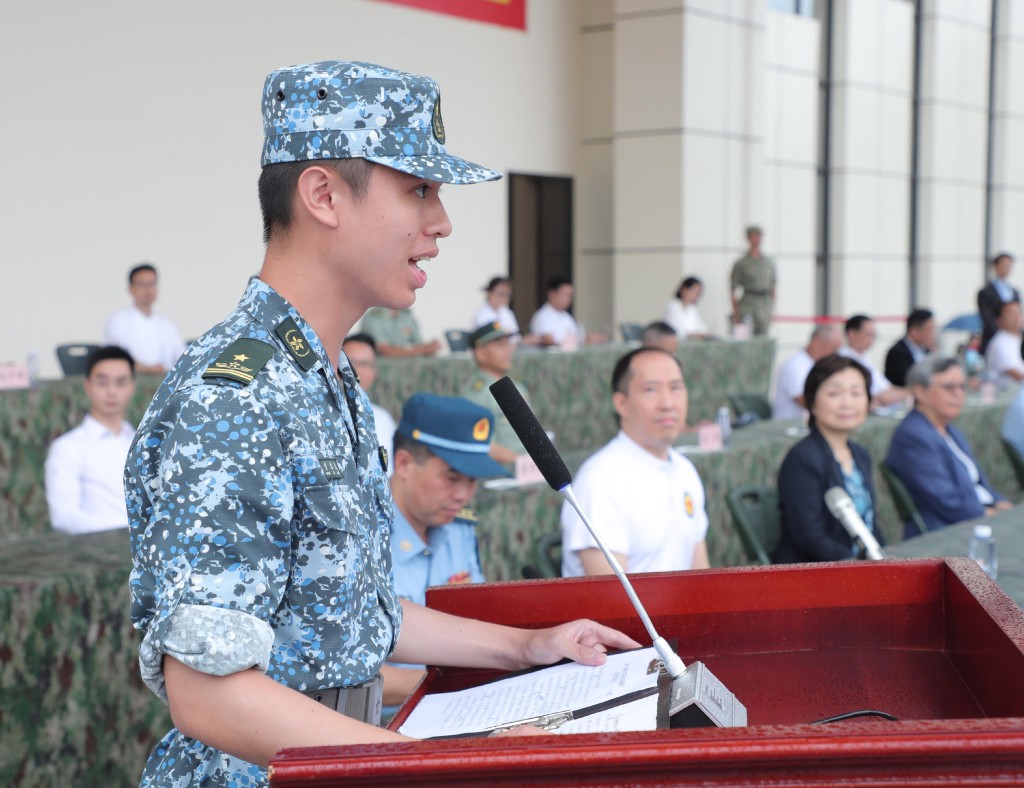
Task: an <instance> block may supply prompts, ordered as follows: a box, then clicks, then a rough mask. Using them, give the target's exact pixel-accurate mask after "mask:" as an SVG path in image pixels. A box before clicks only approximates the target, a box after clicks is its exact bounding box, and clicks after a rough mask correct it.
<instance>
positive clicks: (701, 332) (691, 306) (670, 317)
mask: <svg viewBox="0 0 1024 788" xmlns="http://www.w3.org/2000/svg"><path fill="white" fill-rule="evenodd" d="M703 292H704V283H703V282H701V281H700V279H698V278H697V277H695V276H688V277H686V279H684V280H683V281H682V283H681V284H680V285H679V288H678V289H677V290H676V297H675V298H673V299H672V300H671V301H669V302H668V304H666V305H665V314H664V318H665V322H666V323H668V324H669V325H670V326H672V328H674V329H675V331H676V334H678V335H679V338H680V339H687V338H693V339H698V338H700V337H706V336H707V335H708V327H707V326H706V325H705V324H704V321H703V320H702V319H701V316H700V312H698V311H697V302H698V301H699V300H700V296H701V293H703Z"/></svg>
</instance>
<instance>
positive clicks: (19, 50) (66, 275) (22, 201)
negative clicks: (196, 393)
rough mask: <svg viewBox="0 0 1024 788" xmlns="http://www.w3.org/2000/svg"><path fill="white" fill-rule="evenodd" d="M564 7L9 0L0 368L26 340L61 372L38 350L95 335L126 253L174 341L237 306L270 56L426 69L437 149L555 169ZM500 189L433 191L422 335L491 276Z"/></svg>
mask: <svg viewBox="0 0 1024 788" xmlns="http://www.w3.org/2000/svg"><path fill="white" fill-rule="evenodd" d="M578 13H579V7H578V5H577V3H576V2H561V1H560V2H531V3H529V7H528V14H527V25H528V30H527V32H525V33H524V32H522V31H515V30H510V29H507V28H502V27H498V26H494V25H485V24H479V23H474V22H470V21H466V20H461V19H457V18H453V17H448V16H443V15H440V14H433V13H427V12H421V11H416V10H413V9H408V8H403V7H400V6H395V5H391V4H388V3H376V2H369V1H368V0H332V2H331V3H314V2H308V0H293V2H290V3H287V4H282V3H280V2H276V3H271V2H268V1H267V0H249V2H246V3H241V2H234V3H231V2H199V1H198V0H181V1H180V2H176V3H163V4H148V3H142V4H140V3H133V2H127V0H99V1H98V2H96V3H80V2H75V1H74V0H51V1H50V2H26V3H14V4H9V5H8V6H7V7H5V10H4V23H3V25H2V26H0V69H2V72H3V73H4V74H5V79H4V97H3V107H4V108H3V116H2V122H0V150H2V151H4V154H5V162H4V175H3V180H2V186H0V217H2V219H0V221H2V222H3V225H2V228H0V229H2V233H3V238H4V240H5V243H6V247H5V253H4V255H3V263H2V266H3V280H2V281H3V283H4V289H3V300H2V305H3V309H2V314H3V318H2V326H0V361H4V360H22V359H24V357H25V354H26V353H27V352H28V351H29V350H31V349H36V350H38V351H39V354H40V357H41V361H42V372H43V376H44V377H53V376H58V375H59V372H58V367H57V362H56V358H55V357H54V354H53V347H54V346H55V345H57V344H59V343H61V342H66V341H75V340H93V341H96V340H99V339H100V338H101V334H102V327H103V320H104V318H105V316H106V314H107V313H109V312H110V311H111V310H113V309H115V308H117V307H119V306H122V305H124V304H126V303H128V296H127V293H126V292H125V287H126V283H125V274H126V273H127V271H128V269H129V268H130V267H131V266H132V265H133V264H134V263H136V262H138V261H140V260H152V261H153V262H155V263H156V265H157V266H158V268H159V269H160V274H161V293H160V300H159V301H158V302H157V307H158V309H159V310H161V311H162V312H164V313H165V314H167V315H169V316H171V317H173V318H174V319H175V320H176V321H177V322H178V324H179V326H180V328H181V330H182V333H183V334H184V335H185V336H186V337H192V336H195V335H197V334H199V333H200V332H202V331H203V330H204V329H205V328H207V327H208V326H209V325H211V324H212V323H214V322H216V321H217V320H219V319H220V318H221V317H222V316H223V315H224V314H225V313H226V312H227V311H228V310H229V309H230V308H231V307H232V306H233V305H234V304H235V303H236V301H237V299H238V297H239V296H240V294H241V292H242V289H243V287H244V285H245V280H246V278H247V277H248V276H249V275H250V274H252V273H255V272H256V271H257V270H258V268H259V266H260V263H261V260H262V251H263V247H262V242H261V238H260V236H261V225H260V218H259V207H258V203H257V199H256V180H257V178H258V176H259V156H260V149H261V135H262V127H261V121H260V110H259V107H260V94H261V90H262V85H263V78H264V76H265V75H266V74H267V73H268V72H269V71H271V70H272V69H274V68H276V67H278V66H282V65H287V64H293V63H299V62H306V61H311V60H319V59H331V58H336V59H353V60H356V59H359V60H369V61H373V62H378V63H383V64H386V65H390V66H395V67H398V68H402V69H405V70H408V71H413V72H418V73H424V74H429V75H430V76H432V77H434V78H435V79H437V80H438V82H439V83H440V85H441V90H442V94H443V95H444V113H445V117H444V120H445V126H446V130H447V132H448V140H449V145H448V147H449V149H450V150H451V151H452V152H453V153H456V154H458V155H461V156H464V157H466V158H469V159H471V160H474V161H478V162H480V163H482V164H485V165H487V166H489V167H493V168H495V169H498V170H501V171H503V172H509V171H525V172H532V173H543V174H559V175H562V174H567V173H569V174H571V173H572V172H573V171H574V170H575V156H576V141H577V139H578V137H579V134H578V123H579V118H578V116H579V106H578V101H579V99H578V92H577V90H576V89H575V87H576V85H577V73H576V68H577V65H576V64H577V60H578V55H577V51H576V49H577V41H578V38H577V35H576V32H577V30H578V27H579V19H578ZM506 195H507V188H506V186H505V184H504V183H503V182H498V183H497V184H486V185H480V186H473V187H449V188H447V189H446V190H445V202H446V206H447V207H448V210H449V213H450V215H451V217H452V221H453V223H454V226H455V232H454V234H453V235H452V237H451V238H449V239H447V240H446V241H444V242H443V243H442V247H441V248H442V253H441V256H440V257H439V258H438V260H437V261H436V262H435V263H433V264H432V265H431V266H430V268H429V269H428V270H429V273H430V277H431V282H430V284H428V286H427V289H426V290H425V291H424V292H422V293H421V295H420V298H419V300H418V302H417V305H416V307H415V309H416V313H417V315H418V316H419V318H420V320H421V322H422V324H423V328H424V331H425V333H426V334H427V335H431V336H438V335H440V332H441V330H442V329H444V328H446V327H450V326H451V325H452V324H453V323H462V322H465V323H468V322H469V319H470V315H471V314H472V312H473V310H474V309H475V308H476V306H477V305H478V304H479V301H480V298H481V295H480V287H481V285H482V284H483V283H484V282H486V280H487V279H488V278H489V277H490V276H491V275H493V274H495V273H498V272H502V271H505V270H506V267H507V248H508V242H507V212H508V208H507V197H506ZM463 313H464V317H462V315H463ZM456 316H457V317H456Z"/></svg>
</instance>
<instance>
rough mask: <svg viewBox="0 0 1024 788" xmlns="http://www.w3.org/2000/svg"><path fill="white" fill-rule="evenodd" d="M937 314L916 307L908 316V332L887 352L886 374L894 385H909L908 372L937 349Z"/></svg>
mask: <svg viewBox="0 0 1024 788" xmlns="http://www.w3.org/2000/svg"><path fill="white" fill-rule="evenodd" d="M935 341H936V328H935V316H934V315H933V314H932V313H931V310H928V309H915V310H914V311H913V312H911V313H910V314H909V315H908V316H907V333H906V334H904V336H903V337H902V338H901V339H898V340H897V341H896V343H895V344H894V345H893V346H892V347H891V348H889V352H888V353H886V354H885V376H886V377H887V378H888V379H889V382H890V383H892V385H894V386H902V387H904V388H909V386H907V372H908V371H909V370H910V368H911V367H912V366H914V364H916V363H917V362H918V361H921V360H922V359H923V358H924V357H925V356H927V355H928V354H929V353H931V352H932V351H934V350H935Z"/></svg>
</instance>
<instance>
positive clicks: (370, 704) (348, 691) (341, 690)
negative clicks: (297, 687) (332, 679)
mask: <svg viewBox="0 0 1024 788" xmlns="http://www.w3.org/2000/svg"><path fill="white" fill-rule="evenodd" d="M302 694H303V695H305V696H306V697H307V698H312V699H313V700H315V701H316V702H317V703H319V704H321V705H323V706H326V707H327V708H329V709H331V710H332V711H336V712H338V713H339V714H344V715H345V716H346V717H351V718H352V719H354V720H359V721H360V722H365V723H367V724H369V725H380V708H381V705H382V701H383V699H384V682H383V680H382V679H381V676H380V674H379V673H378V674H377V675H376V676H374V677H373V678H372V679H368V680H367V681H364V682H363V683H362V684H356V685H355V686H352V687H327V688H326V689H317V690H302Z"/></svg>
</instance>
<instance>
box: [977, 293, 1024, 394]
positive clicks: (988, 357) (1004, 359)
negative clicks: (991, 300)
mask: <svg viewBox="0 0 1024 788" xmlns="http://www.w3.org/2000/svg"><path fill="white" fill-rule="evenodd" d="M996 326H997V327H998V330H997V331H996V333H995V335H994V336H993V337H992V339H991V340H989V343H988V348H987V349H986V350H985V365H986V366H987V367H988V369H990V370H992V371H993V372H995V373H997V374H998V375H999V383H1000V384H1003V385H1010V384H1013V383H1016V382H1018V381H1020V380H1024V361H1022V360H1021V352H1020V349H1021V329H1022V327H1024V320H1022V318H1021V309H1020V302H1019V301H1006V302H1005V303H1002V304H1000V305H999V306H998V307H996Z"/></svg>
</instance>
